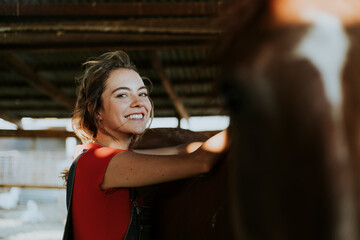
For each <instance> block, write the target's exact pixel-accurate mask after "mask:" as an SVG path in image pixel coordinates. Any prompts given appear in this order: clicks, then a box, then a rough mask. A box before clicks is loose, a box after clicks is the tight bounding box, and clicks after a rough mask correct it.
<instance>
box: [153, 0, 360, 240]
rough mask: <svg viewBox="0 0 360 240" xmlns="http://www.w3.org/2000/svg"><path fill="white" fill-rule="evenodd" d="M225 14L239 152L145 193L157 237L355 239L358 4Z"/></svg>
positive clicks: (290, 5)
mask: <svg viewBox="0 0 360 240" xmlns="http://www.w3.org/2000/svg"><path fill="white" fill-rule="evenodd" d="M224 5H225V9H226V11H225V12H224V16H225V17H224V20H223V22H222V26H227V27H226V29H225V30H224V33H223V35H222V38H221V40H220V43H219V44H218V45H217V49H216V51H215V52H214V54H213V58H215V59H216V62H217V63H218V64H219V66H220V67H221V69H222V71H221V76H220V77H219V86H220V89H221V91H222V92H221V94H222V95H223V96H224V97H225V100H226V102H227V106H228V108H229V112H230V117H231V125H232V128H231V131H230V132H231V138H232V146H231V149H230V151H229V153H228V155H227V156H226V157H224V158H225V159H224V161H222V162H221V164H219V166H218V167H217V168H216V169H215V170H214V171H213V172H211V173H210V174H207V175H204V176H202V177H198V178H195V179H188V180H184V181H177V182H173V183H168V184H165V185H162V186H156V187H157V188H158V189H160V191H158V193H154V194H152V195H151V194H148V196H152V197H149V198H148V199H149V201H148V203H149V204H150V205H152V206H154V210H155V218H154V230H155V239H276V240H278V239H291V240H292V239H341V240H342V239H344V240H345V239H350V240H357V239H360V225H359V224H360V219H359V216H360V206H359V205H360V26H359V23H360V3H359V2H358V1H357V0H327V1H325V0H272V1H271V0H268V1H266V0H236V1H231V2H230V1H228V2H227V3H225V4H224ZM156 187H154V189H155V188H156ZM154 192H156V191H154ZM159 192H161V193H159Z"/></svg>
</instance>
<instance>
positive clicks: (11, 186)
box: [0, 184, 66, 189]
mask: <svg viewBox="0 0 360 240" xmlns="http://www.w3.org/2000/svg"><path fill="white" fill-rule="evenodd" d="M13 187H18V188H45V189H64V188H66V187H65V186H38V185H21V184H0V188H13Z"/></svg>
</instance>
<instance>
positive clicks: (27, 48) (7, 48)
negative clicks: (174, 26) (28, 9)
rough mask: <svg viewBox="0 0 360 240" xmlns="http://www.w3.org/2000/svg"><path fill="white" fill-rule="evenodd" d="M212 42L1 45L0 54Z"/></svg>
mask: <svg viewBox="0 0 360 240" xmlns="http://www.w3.org/2000/svg"><path fill="white" fill-rule="evenodd" d="M211 46H212V44H211V42H208V41H206V42H204V41H187V42H181V41H178V42H145V43H144V42H141V43H134V42H117V43H115V42H114V43H111V44H106V45H104V44H101V43H98V44H86V43H85V44H84V42H83V43H77V44H68V45H56V44H50V45H49V44H37V45H29V44H20V45H13V44H6V45H2V44H0V53H3V52H5V53H8V52H23V53H58V52H60V53H64V52H67V53H71V52H75V53H78V52H79V51H97V52H108V51H116V50H119V49H124V50H126V51H133V50H134V51H152V50H169V49H182V50H185V49H195V50H199V49H208V48H209V47H211Z"/></svg>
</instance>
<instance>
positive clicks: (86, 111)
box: [72, 51, 154, 143]
mask: <svg viewBox="0 0 360 240" xmlns="http://www.w3.org/2000/svg"><path fill="white" fill-rule="evenodd" d="M83 66H85V67H86V69H85V72H84V74H83V75H82V76H81V77H80V78H78V89H77V101H76V105H75V109H74V112H73V117H72V127H73V130H74V132H75V134H76V136H78V137H79V138H80V140H81V141H82V142H83V143H87V142H90V141H92V140H94V138H96V134H97V130H98V126H99V122H98V120H97V118H96V117H95V116H96V114H97V112H98V111H99V109H100V108H101V106H102V100H101V95H102V93H103V92H104V89H105V85H106V81H107V79H108V77H109V75H110V73H111V72H112V71H113V70H116V69H120V68H124V69H131V70H134V71H135V72H137V73H139V72H138V70H137V69H136V67H135V65H134V64H133V63H132V62H131V60H130V57H129V56H128V55H127V54H126V53H125V52H123V51H115V52H107V53H104V54H102V55H101V56H100V57H98V58H95V59H91V60H89V61H87V62H85V63H84V64H83ZM142 79H143V81H144V84H145V85H146V87H147V88H148V91H149V92H150V91H151V90H152V84H151V81H150V80H149V79H148V78H145V77H142ZM150 102H151V105H152V108H151V121H152V119H153V116H154V110H153V109H154V107H153V103H152V101H151V99H150ZM134 137H135V138H138V136H137V135H136V136H134ZM135 140H136V139H135ZM133 141H134V139H133Z"/></svg>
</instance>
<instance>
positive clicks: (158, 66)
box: [151, 51, 189, 119]
mask: <svg viewBox="0 0 360 240" xmlns="http://www.w3.org/2000/svg"><path fill="white" fill-rule="evenodd" d="M151 60H152V61H151V62H152V64H153V66H154V69H155V70H156V72H157V74H158V75H159V78H160V80H161V83H162V84H163V86H164V88H165V91H166V92H167V94H168V95H169V98H170V99H171V101H172V103H173V104H174V106H175V109H176V111H177V112H178V113H179V115H180V117H181V118H185V119H189V114H188V112H187V110H186V108H185V106H184V104H183V103H182V101H181V99H180V98H179V97H178V95H177V94H176V92H175V90H174V89H173V87H172V85H171V83H170V79H169V77H168V76H167V74H166V72H165V70H164V68H163V66H162V62H161V59H160V57H159V56H158V54H157V53H156V52H155V51H153V52H151Z"/></svg>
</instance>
